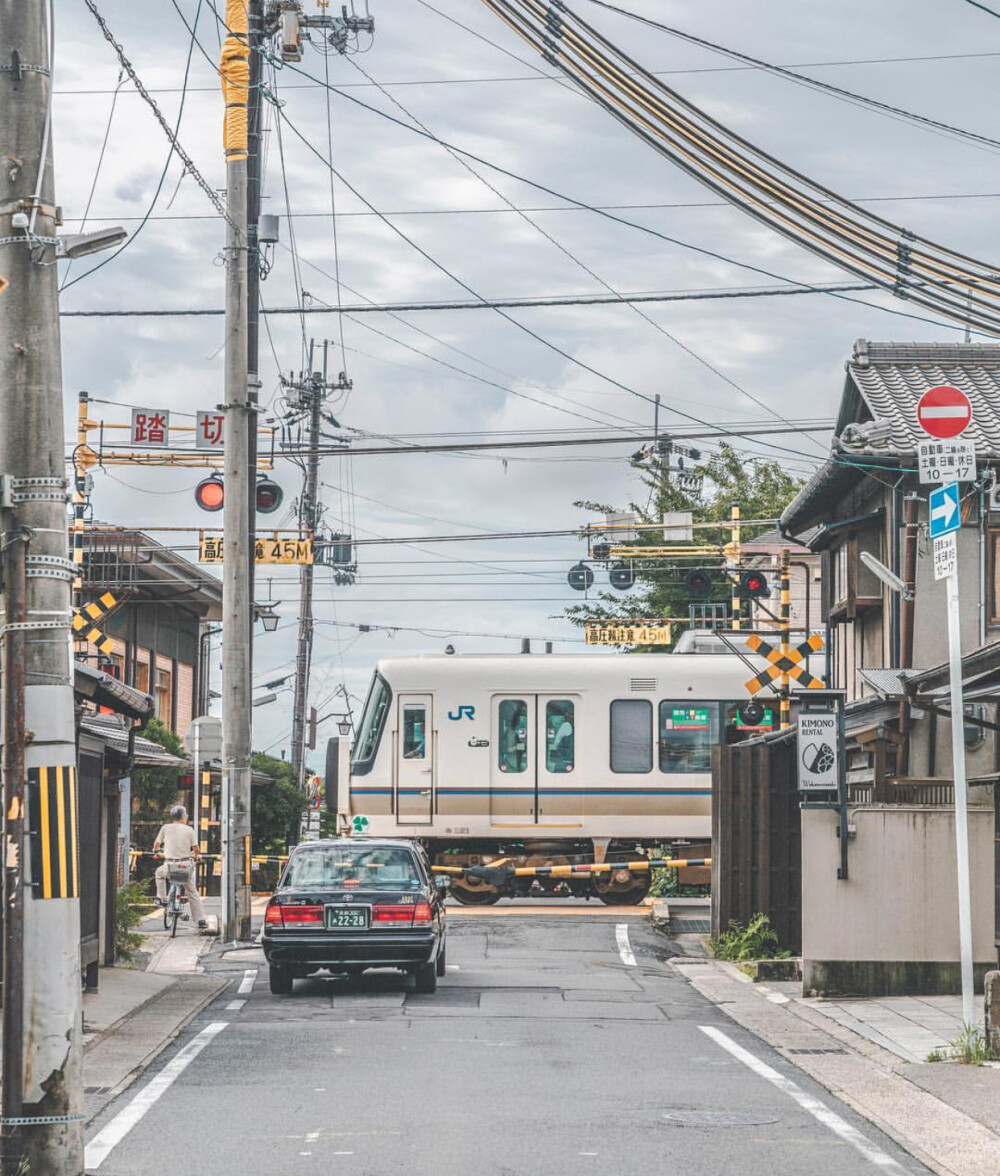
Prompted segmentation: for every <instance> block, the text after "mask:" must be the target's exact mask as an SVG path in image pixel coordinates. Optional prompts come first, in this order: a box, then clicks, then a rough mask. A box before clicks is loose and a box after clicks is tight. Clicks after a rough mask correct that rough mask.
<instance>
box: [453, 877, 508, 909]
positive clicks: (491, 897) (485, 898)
mask: <svg viewBox="0 0 1000 1176" xmlns="http://www.w3.org/2000/svg"><path fill="white" fill-rule="evenodd" d="M448 893H449V894H450V895H451V896H452V898H454V899H456V900H457V901H458V902H460V903H461V904H462V906H492V905H493V904H494V903H495V902H499V901H500V891H499V890H497V888H496V887H495V886H489V885H487V883H485V882H480V881H479V880H478V879H475V878H463V879H462V881H461V882H459V881H458V879H457V878H455V879H453V880H452V883H451V887H450V889H449V890H448Z"/></svg>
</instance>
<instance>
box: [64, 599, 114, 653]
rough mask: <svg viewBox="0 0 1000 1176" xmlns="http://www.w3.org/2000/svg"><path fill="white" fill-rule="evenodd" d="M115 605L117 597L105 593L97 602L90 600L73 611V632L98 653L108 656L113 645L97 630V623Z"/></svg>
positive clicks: (109, 639) (108, 638)
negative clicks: (92, 646) (94, 646)
mask: <svg viewBox="0 0 1000 1176" xmlns="http://www.w3.org/2000/svg"><path fill="white" fill-rule="evenodd" d="M117 603H118V599H117V597H115V596H113V595H112V594H111V593H110V592H105V593H104V595H103V596H102V597H100V599H99V600H92V601H91V602H90V603H89V604H85V605H83V606H82V607H80V608H77V609H74V610H73V620H72V622H71V623H72V625H73V632H74V633H76V634H77V635H78V636H79V637H80V638H82V640H84V641H89V642H90V643H91V645H96V646H97V649H98V652H100V653H104V654H109V653H110V652H111V651H112V650H113V649H114V647H115V643H114V642H113V641H112V640H111V638H110V637H106V636H105V635H104V633H102V632H101V630H100V629H98V628H97V622H98V621H101V620H103V619H104V618H105V617H107V615H108V613H109V612H111V610H112V609H113V608H114V607H115V605H116V604H117Z"/></svg>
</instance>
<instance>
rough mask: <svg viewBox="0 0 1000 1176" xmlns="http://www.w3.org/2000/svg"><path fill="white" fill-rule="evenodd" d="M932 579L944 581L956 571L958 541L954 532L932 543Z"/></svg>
mask: <svg viewBox="0 0 1000 1176" xmlns="http://www.w3.org/2000/svg"><path fill="white" fill-rule="evenodd" d="M932 546H933V550H934V579H935V580H945V579H947V578H948V577H949V576H954V575H955V573H956V572H957V571H958V541H957V540H956V538H955V532H954V531H951V532H949V533H948V534H947V535H942V536H941V537H940V538H938V539H935V540H934V542H933V545H932Z"/></svg>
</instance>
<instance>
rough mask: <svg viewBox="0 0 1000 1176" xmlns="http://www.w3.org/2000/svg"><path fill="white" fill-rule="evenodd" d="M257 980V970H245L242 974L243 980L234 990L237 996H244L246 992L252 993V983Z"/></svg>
mask: <svg viewBox="0 0 1000 1176" xmlns="http://www.w3.org/2000/svg"><path fill="white" fill-rule="evenodd" d="M256 979H257V969H256V968H247V970H246V971H245V972H244V973H243V979H242V980H241V981H240V986H239V988H237V989H236V995H237V996H246V995H247V993H248V992H253V982H254V981H255V980H256Z"/></svg>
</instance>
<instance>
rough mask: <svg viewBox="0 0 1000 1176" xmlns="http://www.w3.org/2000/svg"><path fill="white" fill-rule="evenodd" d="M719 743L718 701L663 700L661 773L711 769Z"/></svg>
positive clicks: (661, 710) (661, 716) (661, 706)
mask: <svg viewBox="0 0 1000 1176" xmlns="http://www.w3.org/2000/svg"><path fill="white" fill-rule="evenodd" d="M718 742H719V704H718V703H717V702H688V701H687V700H685V701H684V702H671V701H669V700H668V701H666V702H661V703H660V771H661V772H710V771H711V770H712V748H713V747H714V746H715V745H716V744H717V743H718Z"/></svg>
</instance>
